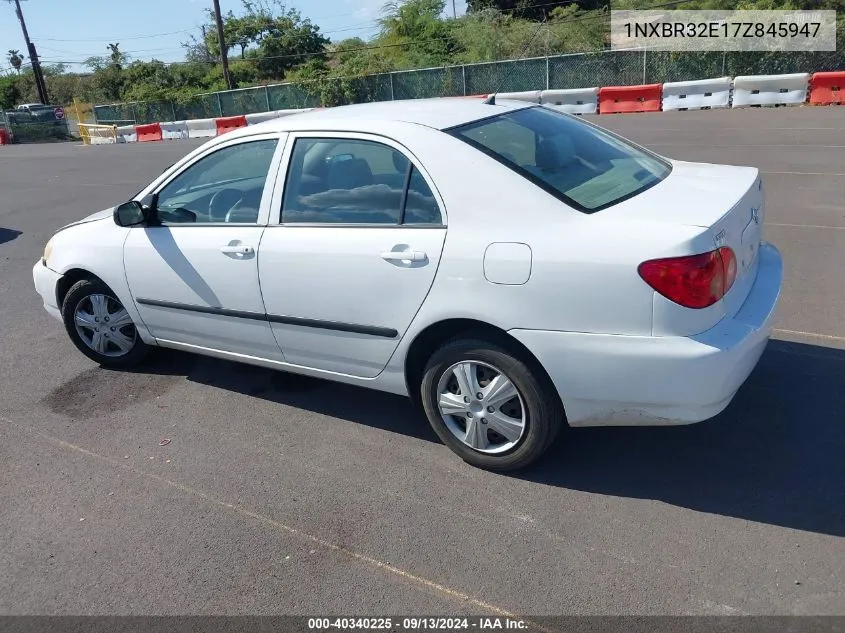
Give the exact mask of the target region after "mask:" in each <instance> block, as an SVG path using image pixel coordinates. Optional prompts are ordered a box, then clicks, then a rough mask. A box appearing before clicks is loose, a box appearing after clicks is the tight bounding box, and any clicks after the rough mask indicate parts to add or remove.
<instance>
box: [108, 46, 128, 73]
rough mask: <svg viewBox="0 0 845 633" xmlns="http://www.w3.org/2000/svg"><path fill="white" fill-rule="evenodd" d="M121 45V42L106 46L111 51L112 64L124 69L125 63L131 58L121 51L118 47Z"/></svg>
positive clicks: (118, 68)
mask: <svg viewBox="0 0 845 633" xmlns="http://www.w3.org/2000/svg"><path fill="white" fill-rule="evenodd" d="M119 46H120V44H109V45H108V46H106V48H107V49H108V50H110V51H111V53H110V55H109V59H110V60H111V64H112V66H114V67H115V68H117V70H122V68H123V65H124V64H125V63H126V62H127V61H128V60H129V56H128V55H127V54H126V53H123V52H121V50H120V48H118V47H119Z"/></svg>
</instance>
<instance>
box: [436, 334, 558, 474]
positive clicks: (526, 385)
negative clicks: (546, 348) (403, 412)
mask: <svg viewBox="0 0 845 633" xmlns="http://www.w3.org/2000/svg"><path fill="white" fill-rule="evenodd" d="M462 361H477V362H481V363H485V364H488V365H492V366H493V367H494V368H496V369H497V370H500V371H501V372H502V373H504V374H505V375H506V377H507V378H509V379H510V381H511V382H512V383H513V385H514V386H515V387H516V389H517V391H518V392H519V396H520V398H521V409H522V410H523V412H524V414H525V417H526V420H525V423H524V425H525V431H524V432H523V434H522V436H521V437H520V438H519V439H518V440H517V441H516V443H515V445H514V446H513V447H511V448H510V449H508V450H507V451H505V452H501V453H497V454H489V453H484V452H480V451H479V450H476V449H474V448H472V447H471V446H469V445H467V444H466V443H464V442H463V441H461V440H460V439H458V437H457V436H456V435H455V434H454V433H453V432H452V431H451V430H450V429H449V427H448V426H447V425H446V422H445V421H444V418H443V416H442V415H441V413H440V408H439V406H438V397H439V394H438V385H439V383H440V380H441V377H443V376H444V375H445V374H446V372H447V371H448V370H449V369H450V368H451V367H452V366H453V365H455V364H456V363H459V362H462ZM420 395H421V399H422V404H423V409H424V410H425V413H426V416H427V417H428V421H429V423H430V424H431V426H432V428H433V429H434V431H435V433H437V435H438V437H439V438H440V439H441V440H442V441H443V443H444V444H446V446H448V447H449V448H450V449H452V451H454V452H455V453H457V454H458V455H459V456H460V457H461V458H462V459H463V460H464V461H466V462H467V463H469V464H472V465H473V466H477V467H479V468H484V469H486V470H493V471H499V472H513V471H517V470H522V469H524V468H526V467H527V466H529V465H530V464H532V463H533V462H535V461H536V460H537V459H539V458H540V456H541V455H542V454H543V453H544V452H545V451H546V449H548V448H549V446H551V444H552V443H553V442H554V440H555V438H556V437H557V435H558V433H559V431H560V429H561V427H563V426H565V424H566V422H565V415H564V411H563V406H562V405H561V402H560V398H559V397H558V394H557V393H556V391H555V388H554V386H553V385H552V384H551V383H550V381H549V379H548V378H547V377H546V375H545V374H544V373H543V372H542V370H541V369H540V368H538V367H536V362H534V361H533V359H530V358H523V357H522V355H521V354H519V353H515V352H514V351H510V350H508V349H507V348H506V347H505V346H503V345H500V344H497V343H493V342H491V341H489V340H484V339H475V338H473V339H469V338H467V339H458V340H454V341H451V342H449V343H446V344H445V345H443V346H442V347H441V348H440V349H438V350H437V351H436V352H434V354H433V355H432V356H431V358H429V360H428V362H427V363H426V367H425V370H424V372H423V378H422V384H421V385H420ZM482 415H483V414H482ZM486 432H487V431H485V433H486ZM502 439H506V438H502Z"/></svg>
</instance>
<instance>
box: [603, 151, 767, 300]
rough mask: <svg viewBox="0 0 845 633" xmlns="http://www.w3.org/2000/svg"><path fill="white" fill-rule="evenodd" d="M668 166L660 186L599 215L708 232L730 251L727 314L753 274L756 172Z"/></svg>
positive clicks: (758, 195)
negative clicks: (732, 275) (732, 268)
mask: <svg viewBox="0 0 845 633" xmlns="http://www.w3.org/2000/svg"><path fill="white" fill-rule="evenodd" d="M671 163H672V173H670V174H669V176H667V177H666V179H664V180H663V181H662V182H661V183H660V184H658V185H656V186H654V187H652V188H650V189H648V190H647V191H644V192H643V193H641V194H639V195H637V196H634V197H633V198H630V199H628V200H625V201H624V202H621V203H620V204H617V205H614V206H613V207H610V208H608V209H605V210H604V211H602V212H600V214H601V215H605V217H608V218H609V217H610V216H616V217H618V219H620V220H635V221H637V222H648V223H656V224H664V225H665V224H675V225H682V226H695V227H701V228H704V229H706V230H707V231H708V232H709V233H710V237H711V239H712V245H713V248H714V249H715V248H720V247H722V246H728V247H730V248H731V249H732V250H733V251H734V254H735V256H736V260H737V262H736V263H737V277H736V281H735V282H734V285H733V286H732V288H731V290H730V291H729V292H728V294H727V295H726V296H725V297H724V300H723V301H724V302H725V309H726V312H727V314H733V313H735V312H736V311H737V310H738V309H739V307H740V306H741V305H742V302H743V301H744V300H745V297H746V296H747V295H748V292H749V290H750V289H751V286H752V285H753V282H754V279H755V277H756V274H757V253H758V251H759V249H760V239H761V235H762V229H763V219H764V217H765V207H764V199H763V185H762V180H761V178H760V173H759V170H758V169H756V168H754V167H737V166H732V165H711V164H706V163H691V162H684V161H675V160H673V161H671ZM684 254H687V253H678V255H684Z"/></svg>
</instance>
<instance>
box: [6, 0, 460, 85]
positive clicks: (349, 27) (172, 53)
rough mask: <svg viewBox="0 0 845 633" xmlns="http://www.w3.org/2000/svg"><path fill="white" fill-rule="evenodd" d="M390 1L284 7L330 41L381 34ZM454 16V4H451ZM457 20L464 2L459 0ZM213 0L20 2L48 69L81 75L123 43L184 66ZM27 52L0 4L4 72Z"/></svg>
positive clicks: (316, 0)
mask: <svg viewBox="0 0 845 633" xmlns="http://www.w3.org/2000/svg"><path fill="white" fill-rule="evenodd" d="M384 3H385V0H288V2H287V6H288V7H290V8H295V9H298V10H299V11H300V13H301V14H302V17H303V18H306V17H308V18H311V21H312V22H314V23H315V24H317V25H319V27H320V31H321V32H322V33H323V34H324V35H326V36H327V37H329V38H331V39H332V40H341V39H346V38H347V37H356V36H358V37H363V38H365V39H366V38H368V37H369V36H371V35H373V34H374V33H375V31H376V29H377V26H376V24H375V20H376V19H377V18H378V17H379V13H380V11H381V7H382V6H383V5H384ZM446 5H447V12H448V14H449V15H451V12H452V0H446ZM455 5H456V9H457V13H458V15H461V14H462V13H464V12H465V11H466V0H455ZM212 6H213V3H212V0H86V1H85V2H68V1H67V0H22V1H21V8H22V9H23V14H24V19H25V20H26V26H27V30H28V31H29V37H30V39H31V40H32V42H33V43H34V44H35V47H36V49H37V50H38V55H39V57H40V58H41V60H42V63H43V64H51V63H56V62H76V64H74V65H72V66H70V67H69V70H84V69H85V67H84V66H83V65H82V64H81V63H80V62H82V61H84V60H85V59H86V58H88V57H92V56H95V55H101V56H105V55H108V52H109V51H108V50H107V49H106V44H108V43H114V42H118V43H119V44H120V50H122V51H124V52H126V53H128V54H129V56H130V59H132V60H150V59H153V58H155V59H160V60H162V61H165V62H172V61H181V60H182V59H183V58H184V49H182V47H181V46H180V43H181V42H185V41H188V39H189V37H190V35H191V34H195V35H197V36H198V35H199V33H200V28H199V27H200V25H201V24H202V23H203V21H204V20H203V17H204V16H203V10H204V9H205V8H206V7H208V8H211V7H212ZM241 6H242V5H241V2H240V0H220V8H221V10H222V12H223V13H224V14H225V13H227V12H228V11H229V10H230V9H231V10H232V11H234V13H235V14H238V13H240V8H241ZM10 49H17V50H19V51H21V52H22V53H24V54H26V44H25V43H24V39H23V34H22V33H21V27H20V23H19V22H18V19H17V16H16V15H15V5H14V3H13V2H9V1H8V0H0V73H2V72H4V71H6V72H8V71H9V63H8V61H7V53H6V51H8V50H10Z"/></svg>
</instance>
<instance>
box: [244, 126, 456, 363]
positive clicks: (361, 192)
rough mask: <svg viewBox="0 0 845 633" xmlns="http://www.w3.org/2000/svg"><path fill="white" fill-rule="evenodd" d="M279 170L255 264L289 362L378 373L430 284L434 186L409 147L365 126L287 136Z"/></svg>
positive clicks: (441, 234)
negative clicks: (355, 129)
mask: <svg viewBox="0 0 845 633" xmlns="http://www.w3.org/2000/svg"><path fill="white" fill-rule="evenodd" d="M280 174H282V176H280V177H284V178H285V182H284V187H283V189H282V190H281V192H279V189H280V188H279V187H277V192H278V195H277V196H276V197H275V198H274V203H273V206H274V215H275V220H277V221H278V222H277V223H276V224H274V222H273V219H274V217H273V216H271V222H270V224H269V225H268V227H267V229H266V231H265V232H264V236H263V238H262V242H261V248H260V251H259V258H258V267H259V278H260V281H261V291H262V294H263V296H264V304H265V308H266V311H267V313H268V318H269V320H270V323H271V326H272V328H273V332H274V333H275V335H276V340H277V341H278V343H279V345H280V347H281V348H282V351H283V353H284V357H285V361H287V362H289V363H293V364H296V365H300V366H304V367H310V368H316V369H322V370H327V371H332V372H339V373H343V374H349V375H354V376H361V377H373V376H376V375H377V374H378V373H379V372H380V371H381V370H382V369H383V368H384V367H385V365H386V364H387V362H388V360H389V359H390V356H391V355H392V354H393V352H394V350H395V349H396V347H397V345H398V344H399V341H400V340H401V337H402V336H403V334H404V333H405V331H406V330H407V328H408V326H409V325H410V323H411V321H412V319H413V318H414V315H415V314H416V313H417V311H418V310H419V308H420V306H421V305H422V303H423V301H424V300H425V297H426V295H427V294H428V292H429V289H430V288H431V285H432V283H433V281H434V276H435V274H436V271H437V267H438V264H439V262H440V256H441V252H442V250H443V242H444V239H445V236H446V214H445V209H444V205H443V203H442V200H441V199H440V197H439V195H438V194H437V193H436V191H437V190H436V187H435V186H434V183H433V182H432V181H431V180H430V178H429V176H428V175H427V174H426V172H425V171H424V166H422V165H420V163H419V161H417V160H416V159H415V158H414V157H413V156H412V155H411V153H410V152H409V151H408V150H407V148H405V147H403V146H401V145H400V144H398V143H396V142H394V141H392V140H389V139H386V138H384V137H380V136H372V135H365V134H351V133H337V132H333V133H315V132H300V133H296V134H291V137H290V139H289V140H288V143H287V147H286V149H285V157H284V158H283V163H282V168H281V171H280ZM279 212H280V213H279Z"/></svg>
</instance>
